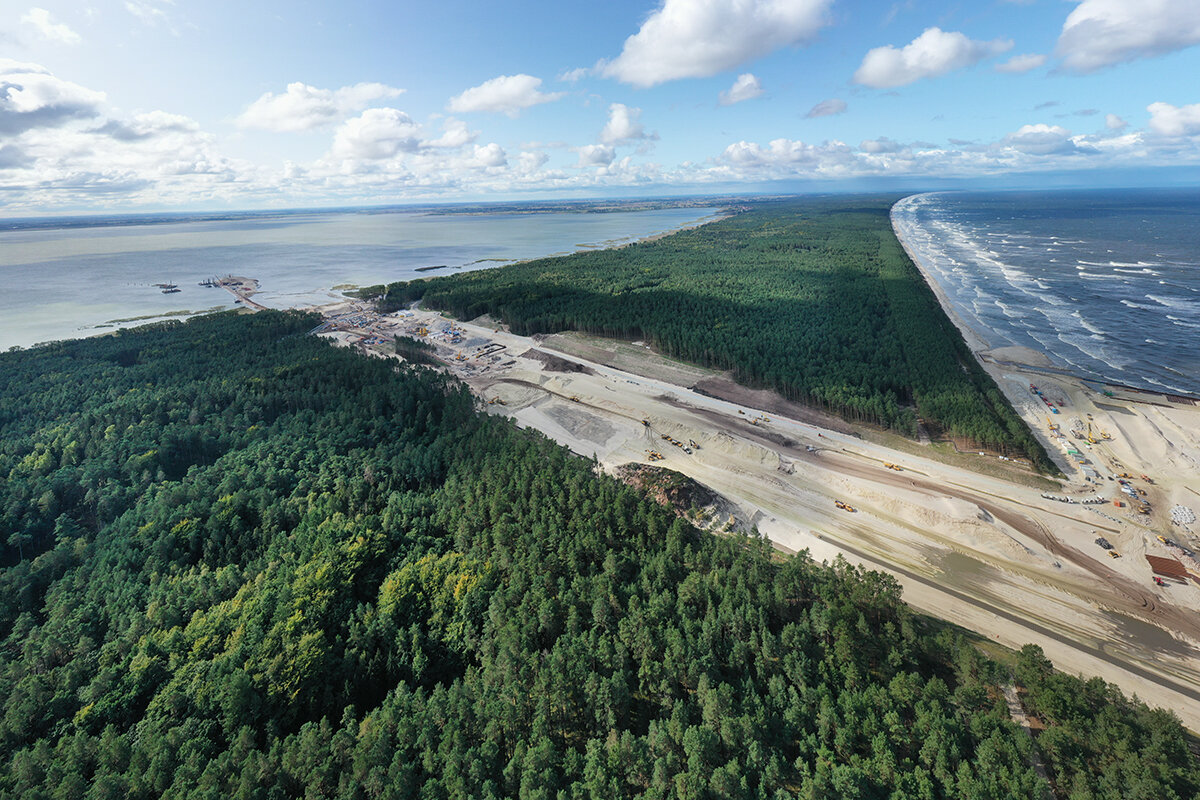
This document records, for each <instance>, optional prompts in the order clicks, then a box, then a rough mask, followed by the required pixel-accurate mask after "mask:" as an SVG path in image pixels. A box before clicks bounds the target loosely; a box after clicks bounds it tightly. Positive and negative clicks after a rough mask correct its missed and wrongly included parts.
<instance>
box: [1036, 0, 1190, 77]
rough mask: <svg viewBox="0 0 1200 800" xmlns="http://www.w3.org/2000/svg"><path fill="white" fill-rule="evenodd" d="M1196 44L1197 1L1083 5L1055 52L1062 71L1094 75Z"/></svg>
mask: <svg viewBox="0 0 1200 800" xmlns="http://www.w3.org/2000/svg"><path fill="white" fill-rule="evenodd" d="M1197 43H1200V3H1198V2H1196V0H1136V1H1135V0H1083V2H1081V3H1080V4H1079V5H1078V6H1076V7H1075V9H1074V10H1073V11H1071V13H1070V14H1069V15H1067V19H1066V22H1064V23H1063V28H1062V33H1061V34H1060V35H1059V37H1058V46H1057V48H1056V52H1057V54H1058V55H1060V56H1062V59H1063V66H1064V67H1066V68H1067V69H1069V70H1073V71H1075V72H1095V71H1096V70H1098V69H1102V68H1104V67H1108V66H1112V65H1114V64H1120V63H1123V62H1126V61H1133V60H1134V59H1138V58H1149V57H1152V56H1158V55H1163V54H1164V53H1170V52H1171V51H1173V50H1180V49H1182V48H1184V47H1190V46H1192V45H1194V44H1197Z"/></svg>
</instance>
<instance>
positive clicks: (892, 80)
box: [854, 28, 1013, 89]
mask: <svg viewBox="0 0 1200 800" xmlns="http://www.w3.org/2000/svg"><path fill="white" fill-rule="evenodd" d="M1012 46H1013V43H1012V41H1010V40H1005V39H994V40H992V41H990V42H983V41H978V40H975V39H969V38H967V37H966V36H965V35H963V34H961V33H958V32H956V31H952V32H947V31H943V30H942V29H941V28H926V29H925V32H924V33H922V34H921V35H920V36H918V37H917V38H916V39H913V40H912V41H911V42H909V43H908V44H906V45H904V47H902V48H896V47H892V46H891V45H886V46H884V47H876V48H874V49H872V50H871V51H870V52H868V53H867V55H866V57H864V58H863V62H862V65H861V66H860V67H859V68H858V70H857V71H856V72H855V73H854V82H855V83H860V84H862V85H864V86H870V87H871V88H873V89H891V88H893V87H896V86H905V85H907V84H910V83H914V82H915V81H919V80H921V79H922V78H936V77H938V76H939V75H945V74H946V73H947V72H952V71H953V70H956V69H962V68H964V67H969V66H971V65H972V64H976V63H978V62H980V61H982V60H983V59H985V58H990V57H991V56H995V55H999V54H1000V53H1003V52H1005V51H1007V50H1010V49H1012Z"/></svg>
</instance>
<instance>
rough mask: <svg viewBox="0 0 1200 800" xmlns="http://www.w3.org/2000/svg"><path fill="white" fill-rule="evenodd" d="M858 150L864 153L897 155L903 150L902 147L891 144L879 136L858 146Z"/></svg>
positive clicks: (889, 140)
mask: <svg viewBox="0 0 1200 800" xmlns="http://www.w3.org/2000/svg"><path fill="white" fill-rule="evenodd" d="M858 149H859V150H862V151H863V152H864V153H899V152H900V151H901V150H903V149H904V146H903V145H901V144H899V143H897V142H893V141H892V140H891V139H889V138H888V137H886V136H880V137H879V138H878V139H867V140H865V141H863V142H862V143H861V144H859V146H858Z"/></svg>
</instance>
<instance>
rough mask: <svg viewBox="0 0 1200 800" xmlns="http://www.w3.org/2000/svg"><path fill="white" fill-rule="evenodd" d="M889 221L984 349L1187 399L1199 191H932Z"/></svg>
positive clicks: (1194, 328) (1197, 315) (1193, 353)
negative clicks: (1029, 354)
mask: <svg viewBox="0 0 1200 800" xmlns="http://www.w3.org/2000/svg"><path fill="white" fill-rule="evenodd" d="M892 220H893V223H894V224H895V226H896V229H897V231H898V232H899V233H900V234H901V235H902V236H903V237H904V239H905V240H906V241H907V242H908V245H909V247H910V248H911V249H912V251H913V252H914V255H915V256H916V258H917V259H918V260H919V261H920V262H921V263H922V266H924V267H925V269H926V271H927V272H928V273H929V274H930V275H931V276H932V277H933V278H934V279H935V280H937V281H938V283H939V284H940V285H941V287H942V288H943V289H944V290H945V292H946V294H947V296H948V297H949V299H950V302H951V304H952V305H953V306H954V308H955V310H956V311H957V312H958V314H959V316H960V317H962V318H963V320H964V321H965V322H966V324H967V325H969V326H970V327H971V328H972V329H974V330H975V331H977V332H978V333H979V334H980V335H981V336H982V337H983V338H984V339H985V340H987V341H989V342H990V344H991V345H992V346H993V347H1003V346H1007V345H1020V346H1024V347H1031V348H1033V349H1035V350H1039V351H1041V352H1043V353H1045V354H1046V355H1047V356H1049V357H1050V358H1051V359H1052V360H1053V361H1055V362H1056V363H1057V364H1059V365H1060V366H1063V367H1066V368H1069V369H1070V370H1071V371H1073V372H1075V373H1076V374H1078V375H1081V376H1082V377H1085V378H1093V379H1102V380H1108V381H1113V382H1116V383H1122V384H1126V385H1130V386H1137V387H1140V388H1143V389H1149V390H1152V391H1163V392H1178V393H1188V394H1200V192H1198V191H1196V190H1133V191H1131V190H1124V191H1086V192H1084V191H1055V192H1022V193H1016V192H1005V193H989V194H981V193H980V194H976V193H950V192H944V193H931V194H921V195H914V196H912V197H908V198H905V199H904V200H902V201H900V203H898V204H897V205H896V206H895V208H894V209H893V213H892Z"/></svg>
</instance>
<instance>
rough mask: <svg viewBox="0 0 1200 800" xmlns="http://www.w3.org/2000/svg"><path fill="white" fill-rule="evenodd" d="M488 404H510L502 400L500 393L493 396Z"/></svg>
mask: <svg viewBox="0 0 1200 800" xmlns="http://www.w3.org/2000/svg"><path fill="white" fill-rule="evenodd" d="M488 405H489V406H494V405H502V406H503V405H508V404H507V403H505V402H504V400H502V399H501V398H500V396H499V395H497V396H495V397H493V398H492V399H491V400H488Z"/></svg>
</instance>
